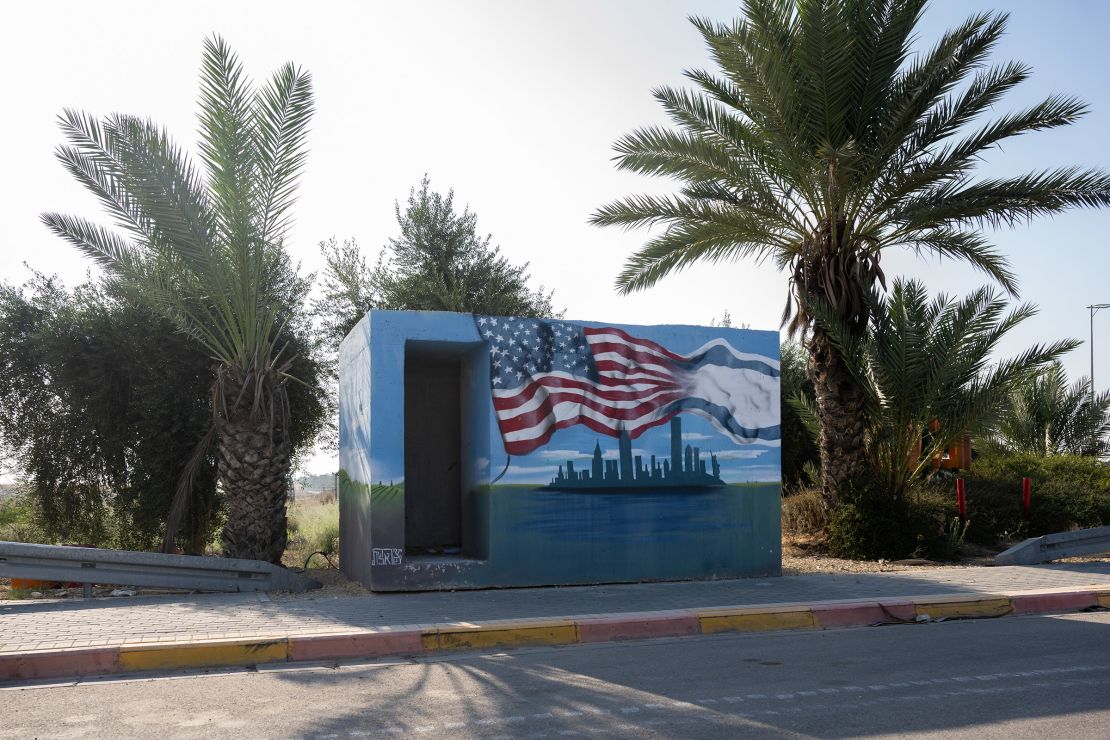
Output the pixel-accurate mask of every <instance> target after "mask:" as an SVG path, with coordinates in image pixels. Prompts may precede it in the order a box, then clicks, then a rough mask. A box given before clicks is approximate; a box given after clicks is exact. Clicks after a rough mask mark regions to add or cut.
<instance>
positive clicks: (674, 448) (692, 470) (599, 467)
mask: <svg viewBox="0 0 1110 740" xmlns="http://www.w3.org/2000/svg"><path fill="white" fill-rule="evenodd" d="M670 431H671V454H670V459H666V458H664V459H663V460H662V461H661V462H660V460H659V459H658V458H657V457H656V455H651V457H650V460H649V465H648V466H646V467H645V465H644V459H643V456H642V455H633V454H632V439H631V437H630V436H629V434H628V432H627V431H625V430H623V429H622V430H621V433H620V436H619V437H618V438H617V450H618V457H617V459H616V460H613V459H606V458H604V457H603V455H602V451H601V442H600V441H598V442H596V443H595V444H594V452H593V457H592V459H591V461H590V467H589V469H588V470H577V469H575V465H574V460H567V461H566V463H565V466H564V465H560V466H559V471H558V473H557V474H556V475H555V477H554V478H553V479H552V481H551V483H550V484H549V485H548V486H547V487H548V488H553V489H567V490H582V489H614V488H626V489H638V488H659V487H667V488H675V487H711V486H723V485H724V481H722V480H721V465H720V463H719V462H718V460H717V456H716V455H715V454H712V453H710V455H709V459H708V461H707V460H705V459H703V458H702V456H701V448H700V447H694V446H693V445H690V444H687V445H686V446H685V448H683V446H682V419H681V418H680V417H679V416H675V417H673V418H672V419H671V421H670Z"/></svg>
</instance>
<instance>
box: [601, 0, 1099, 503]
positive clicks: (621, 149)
mask: <svg viewBox="0 0 1110 740" xmlns="http://www.w3.org/2000/svg"><path fill="white" fill-rule="evenodd" d="M925 4H926V3H925V0H747V2H745V4H744V11H745V13H744V17H743V18H741V19H739V20H737V21H735V22H733V23H731V24H718V23H715V22H712V21H709V20H705V19H694V20H693V23H694V25H695V26H696V27H697V29H698V30H699V31H700V32H701V34H702V36H703V38H704V39H705V41H706V43H707V44H708V47H709V50H710V53H711V55H712V57H713V60H714V62H715V63H716V66H717V68H718V71H717V72H716V73H714V72H709V71H704V70H693V71H690V72H687V77H688V78H689V79H690V81H691V82H692V83H693V84H694V85H695V89H694V90H693V91H690V90H682V89H672V88H669V87H663V88H659V89H657V90H656V91H655V97H656V99H657V100H658V101H659V102H660V103H661V104H662V105H663V107H664V109H665V110H666V111H667V113H668V114H669V115H670V117H671V118H672V120H673V121H674V123H675V125H676V126H677V128H666V127H648V128H644V129H640V130H638V131H635V132H633V133H632V134H630V135H628V136H625V137H624V138H622V139H620V140H619V141H618V142H617V144H616V150H617V166H618V167H619V168H620V169H624V170H631V171H633V172H638V173H642V174H645V175H658V176H665V177H670V178H673V179H675V180H677V181H678V182H679V183H680V185H681V189H680V191H679V192H678V193H677V194H675V195H669V196H668V195H640V196H633V197H629V198H625V199H622V200H618V201H616V202H613V203H611V204H609V205H606V206H604V207H602V208H601V209H599V210H598V211H597V212H596V213H595V214H594V215H593V217H592V221H593V223H595V224H598V225H602V226H610V225H615V226H622V227H626V228H632V227H641V226H650V225H661V226H663V228H662V229H661V230H659V231H658V232H657V234H656V235H655V236H653V237H652V238H651V239H650V240H649V241H648V242H647V244H646V245H645V246H644V247H643V248H642V249H641V250H640V251H639V252H637V253H636V254H634V255H633V256H632V257H631V258H630V259H629V260H628V262H627V263H626V266H625V269H624V271H623V272H622V273H621V274H620V276H619V278H618V279H617V286H618V289H619V290H620V291H621V292H630V291H634V290H640V289H644V288H647V287H650V286H652V285H654V284H655V283H656V282H658V281H659V280H660V279H662V278H663V277H665V276H666V275H669V274H670V273H672V272H675V271H677V270H681V269H683V268H685V267H687V266H689V265H690V264H692V263H694V262H697V261H709V262H718V261H733V260H755V261H757V262H758V261H762V260H770V261H771V262H772V263H774V264H775V265H777V266H778V267H779V268H780V269H784V270H787V271H788V273H789V275H790V284H791V293H790V298H789V299H788V302H787V306H786V310H785V312H784V323H785V324H788V326H789V329H790V330H791V331H799V332H802V333H803V335H805V336H806V341H805V346H806V349H807V350H808V351H809V353H810V356H811V358H812V362H811V363H810V372H811V375H812V379H813V383H814V385H815V388H816V397H817V413H818V418H819V420H820V443H819V447H820V454H821V474H822V479H823V480H822V482H823V486H824V495H825V499H826V502H827V503H828V504H829V505H833V504H835V501H836V496H837V492H838V490H839V489H840V488H841V487H842V486H843V485H844V484H845V483H846V482H847V481H850V480H852V479H854V478H855V477H857V476H859V475H863V474H865V473H866V471H867V469H868V467H869V463H868V459H867V449H866V446H865V444H864V442H865V436H866V435H865V432H866V426H865V425H866V413H865V406H866V404H867V403H868V399H867V395H866V394H867V390H866V388H865V387H863V386H861V385H860V384H859V383H858V382H856V381H855V376H856V373H855V372H854V371H853V370H854V369H853V368H852V367H850V366H849V364H848V362H847V361H846V359H845V358H844V357H842V356H841V355H840V354H839V353H838V352H837V350H836V348H835V346H834V345H833V343H832V342H831V340H830V338H829V336H828V334H827V333H826V332H825V331H824V330H823V329H822V328H821V327H820V326H815V325H814V324H813V321H812V313H811V307H812V305H813V304H815V303H816V302H819V301H820V302H824V303H826V304H828V305H829V306H832V307H833V310H834V311H835V314H836V317H837V319H838V320H839V321H840V322H842V323H843V324H844V325H845V326H847V327H848V330H849V331H850V332H851V333H852V335H853V336H855V337H857V338H862V337H863V336H864V334H865V332H866V328H867V325H868V321H869V318H870V316H869V305H870V304H869V302H868V300H867V297H868V296H869V295H870V293H871V291H872V289H873V288H874V287H875V286H876V284H879V285H885V277H884V274H883V271H882V268H881V266H880V261H881V257H882V254H883V252H884V251H885V250H887V249H889V248H892V247H902V248H906V249H910V250H913V251H914V252H916V253H921V254H927V255H937V256H942V257H950V258H954V259H959V260H963V261H965V262H967V263H969V264H970V265H971V266H973V267H975V268H977V269H979V270H982V271H983V272H985V273H986V274H987V275H989V276H990V277H992V278H993V279H994V280H996V281H997V282H998V283H999V284H1000V285H1001V286H1002V287H1003V288H1005V289H1006V290H1008V291H1010V292H1011V293H1014V292H1015V291H1016V285H1015V280H1014V276H1013V275H1012V274H1011V272H1010V269H1009V266H1008V264H1007V261H1006V259H1005V258H1004V256H1003V255H1001V254H1000V253H999V252H998V251H997V250H996V249H995V248H994V247H992V246H991V245H990V244H989V243H988V241H987V239H986V238H985V237H984V236H983V235H982V234H981V233H980V231H979V229H980V228H981V227H982V226H992V227H993V226H1000V225H1012V224H1016V223H1021V222H1025V221H1027V220H1029V219H1032V218H1034V217H1036V216H1042V215H1049V214H1054V213H1058V212H1061V211H1063V210H1065V209H1068V208H1071V207H1075V206H1105V205H1107V204H1108V203H1110V175H1108V174H1106V173H1105V172H1103V171H1101V170H1095V169H1080V168H1076V167H1064V168H1059V169H1053V170H1045V171H1040V172H1032V173H1028V174H1023V175H1017V176H1011V177H991V178H983V177H975V176H974V172H975V166H976V165H977V164H978V163H979V162H980V161H982V160H983V159H984V158H985V157H986V155H987V154H989V153H990V152H991V150H992V149H994V148H995V147H997V146H999V145H1000V144H1001V143H1002V142H1003V141H1005V140H1007V139H1009V138H1011V137H1014V136H1018V135H1021V134H1024V133H1027V132H1031V131H1040V130H1044V129H1051V128H1057V127H1060V126H1064V125H1067V124H1070V123H1072V122H1074V121H1075V120H1077V119H1078V118H1079V117H1081V116H1082V115H1083V114H1084V113H1085V111H1086V110H1087V108H1086V106H1085V105H1084V104H1083V103H1082V102H1080V101H1079V100H1077V99H1075V98H1071V97H1064V96H1060V95H1053V96H1050V97H1049V98H1047V99H1046V100H1044V101H1043V102H1040V103H1038V104H1036V105H1033V106H1032V107H1030V108H1028V109H1025V110H1018V111H1015V112H1012V113H1007V114H1005V115H1003V116H1000V117H998V118H995V119H994V120H989V121H985V122H982V123H978V124H977V123H976V119H978V118H979V117H980V116H981V115H983V114H985V113H986V112H987V111H988V110H989V109H990V108H992V107H994V106H995V105H996V104H997V103H998V102H999V101H1000V100H1001V98H1002V97H1003V95H1004V94H1005V93H1007V92H1008V91H1009V90H1011V89H1012V88H1013V87H1015V86H1016V85H1018V84H1020V83H1021V82H1022V81H1024V80H1025V79H1026V78H1027V77H1028V76H1029V68H1028V67H1027V66H1026V65H1024V64H1021V63H1018V62H1008V63H1004V64H1001V65H998V66H986V65H987V60H988V58H989V56H990V54H991V52H992V50H993V49H994V47H995V46H996V44H997V43H998V40H999V39H1000V38H1001V36H1002V34H1003V32H1004V31H1005V28H1006V19H1007V16H1006V15H1005V14H1002V13H982V14H978V15H975V16H972V17H971V18H969V19H968V20H967V21H965V22H964V23H962V24H960V25H959V26H957V27H956V28H954V29H952V30H950V31H948V32H946V33H945V34H943V35H942V36H941V38H940V39H939V40H938V41H937V42H936V43H935V44H934V45H933V46H932V47H931V48H928V49H927V50H925V51H924V52H922V53H919V54H911V46H912V45H913V43H914V42H915V35H914V31H915V28H917V26H918V22H919V21H920V19H921V16H922V13H923V11H924V8H925ZM807 331H808V334H807Z"/></svg>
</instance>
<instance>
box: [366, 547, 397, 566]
mask: <svg viewBox="0 0 1110 740" xmlns="http://www.w3.org/2000/svg"><path fill="white" fill-rule="evenodd" d="M370 552H371V560H370V565H400V564H401V560H402V559H403V558H404V556H405V551H404V550H402V549H401V548H399V547H373V548H370Z"/></svg>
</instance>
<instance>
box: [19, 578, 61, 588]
mask: <svg viewBox="0 0 1110 740" xmlns="http://www.w3.org/2000/svg"><path fill="white" fill-rule="evenodd" d="M53 586H54V582H53V581H36V580H32V579H30V578H13V579H12V590H13V591H16V590H23V591H41V590H42V589H44V588H52V587H53Z"/></svg>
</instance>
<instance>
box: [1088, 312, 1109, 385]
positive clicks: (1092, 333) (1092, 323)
mask: <svg viewBox="0 0 1110 740" xmlns="http://www.w3.org/2000/svg"><path fill="white" fill-rule="evenodd" d="M1104 308H1110V303H1093V304H1091V305H1090V306H1087V310H1088V311H1090V312H1091V342H1090V347H1091V402H1092V403H1094V400H1095V314H1096V313H1098V312H1099V311H1101V310H1102V309H1104Z"/></svg>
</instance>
